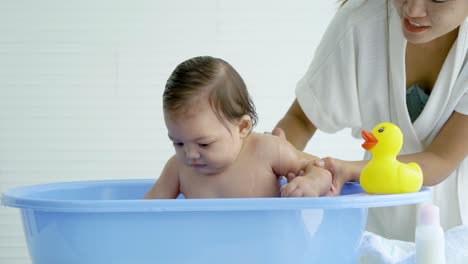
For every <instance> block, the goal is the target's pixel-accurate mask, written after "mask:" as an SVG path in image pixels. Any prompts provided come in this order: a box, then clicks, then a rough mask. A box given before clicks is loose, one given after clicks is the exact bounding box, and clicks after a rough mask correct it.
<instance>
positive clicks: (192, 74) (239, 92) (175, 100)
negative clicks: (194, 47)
mask: <svg viewBox="0 0 468 264" xmlns="http://www.w3.org/2000/svg"><path fill="white" fill-rule="evenodd" d="M205 92H207V93H208V98H209V103H210V105H211V108H212V109H213V111H214V112H215V114H216V116H217V117H218V119H219V120H220V121H221V122H222V123H223V124H225V122H226V121H225V120H226V119H227V120H228V121H229V122H233V121H235V120H237V119H239V118H241V117H242V116H244V115H248V116H250V118H251V119H252V127H253V126H255V124H256V123H257V113H256V112H255V105H254V104H253V101H252V99H251V97H250V95H249V93H248V91H247V87H246V85H245V83H244V80H242V78H241V76H240V75H239V73H238V72H237V71H236V70H235V69H234V68H233V67H232V66H231V65H230V64H229V63H227V62H226V61H224V60H222V59H219V58H214V57H210V56H199V57H194V58H191V59H188V60H186V61H184V62H182V63H180V64H179V65H178V66H177V67H176V68H175V69H174V71H173V72H172V74H171V76H169V79H168V80H167V82H166V87H165V89H164V94H163V109H164V111H167V112H171V113H176V114H187V113H188V114H190V110H191V109H189V108H190V107H191V106H193V105H192V104H193V103H194V101H193V99H194V98H197V97H198V96H200V95H202V94H203V93H205Z"/></svg>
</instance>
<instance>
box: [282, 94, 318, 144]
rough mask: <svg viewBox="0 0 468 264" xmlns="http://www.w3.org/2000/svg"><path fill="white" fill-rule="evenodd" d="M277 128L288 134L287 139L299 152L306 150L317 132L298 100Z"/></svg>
mask: <svg viewBox="0 0 468 264" xmlns="http://www.w3.org/2000/svg"><path fill="white" fill-rule="evenodd" d="M276 127H277V128H281V129H282V130H283V131H284V132H285V134H286V139H287V140H288V141H289V142H290V143H291V144H292V145H293V146H294V147H296V148H297V149H299V150H304V148H305V146H306V145H307V142H309V140H310V138H311V137H312V136H313V134H314V133H315V131H316V128H315V126H314V125H313V124H312V123H311V122H310V121H309V119H308V118H307V116H306V115H305V114H304V112H303V111H302V109H301V107H300V105H299V103H298V102H297V100H294V102H293V104H292V105H291V107H290V108H289V110H288V112H287V113H286V115H285V116H284V117H283V118H282V119H281V120H280V121H279V122H278V124H277V125H276Z"/></svg>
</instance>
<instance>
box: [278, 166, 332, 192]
mask: <svg viewBox="0 0 468 264" xmlns="http://www.w3.org/2000/svg"><path fill="white" fill-rule="evenodd" d="M331 185H332V176H331V173H330V171H328V170H326V169H323V168H320V167H318V166H316V167H314V169H313V171H309V172H308V173H307V174H305V175H298V176H295V177H291V175H288V183H287V184H285V185H283V186H282V187H281V190H280V191H281V196H282V197H318V196H323V195H327V194H328V193H329V191H330V188H331Z"/></svg>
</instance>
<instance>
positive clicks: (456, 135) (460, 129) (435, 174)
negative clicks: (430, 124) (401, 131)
mask: <svg viewBox="0 0 468 264" xmlns="http://www.w3.org/2000/svg"><path fill="white" fill-rule="evenodd" d="M467 154H468V115H463V114H460V113H457V112H453V114H452V115H451V116H450V118H449V119H448V120H447V122H446V123H445V125H444V127H443V128H442V129H441V130H440V132H439V134H438V135H437V136H436V137H435V139H434V141H432V143H431V144H430V145H429V146H428V147H427V148H426V149H425V150H424V151H423V152H419V153H414V154H407V155H401V156H398V160H400V161H401V162H405V163H407V162H410V161H413V162H416V163H418V164H419V166H421V169H422V170H423V175H424V181H423V185H424V186H432V185H436V184H438V183H440V182H442V181H444V180H445V179H446V178H447V177H448V176H449V175H450V173H452V172H453V171H454V170H455V169H456V168H457V167H458V166H459V165H460V162H462V161H463V160H464V159H465V158H466V155H467Z"/></svg>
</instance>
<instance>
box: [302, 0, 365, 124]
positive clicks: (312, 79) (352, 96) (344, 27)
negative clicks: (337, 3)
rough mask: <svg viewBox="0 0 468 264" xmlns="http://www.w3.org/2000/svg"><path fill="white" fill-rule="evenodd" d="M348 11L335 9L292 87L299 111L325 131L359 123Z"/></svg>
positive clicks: (346, 8) (351, 34)
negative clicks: (294, 90)
mask: <svg viewBox="0 0 468 264" xmlns="http://www.w3.org/2000/svg"><path fill="white" fill-rule="evenodd" d="M353 2H356V1H352V2H351V3H353ZM352 11H353V9H352V8H350V7H347V6H345V7H343V8H341V9H340V10H339V11H338V12H337V14H336V15H335V17H334V18H333V20H332V21H331V23H330V25H329V26H328V27H327V30H326V31H325V34H324V35H323V37H322V39H321V41H320V44H319V45H318V47H317V49H316V50H315V54H314V58H313V60H312V62H311V64H310V66H309V68H308V70H307V72H306V73H305V75H304V76H303V77H302V78H301V79H300V80H299V82H298V83H297V86H296V98H297V101H298V102H299V105H300V106H301V108H302V111H303V112H304V113H305V115H306V116H307V117H308V119H309V120H310V121H311V122H312V123H313V124H314V126H315V127H317V128H318V129H320V130H322V131H324V132H327V133H334V132H336V131H339V130H341V129H343V128H345V127H355V126H356V123H360V115H359V105H358V101H359V100H358V98H357V85H356V68H355V67H356V66H355V63H354V62H355V51H354V48H355V47H354V43H355V40H354V36H353V32H352V28H351V25H350V16H351V12H352Z"/></svg>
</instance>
